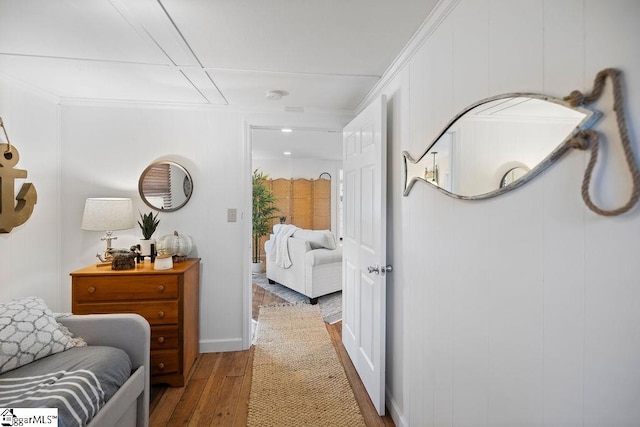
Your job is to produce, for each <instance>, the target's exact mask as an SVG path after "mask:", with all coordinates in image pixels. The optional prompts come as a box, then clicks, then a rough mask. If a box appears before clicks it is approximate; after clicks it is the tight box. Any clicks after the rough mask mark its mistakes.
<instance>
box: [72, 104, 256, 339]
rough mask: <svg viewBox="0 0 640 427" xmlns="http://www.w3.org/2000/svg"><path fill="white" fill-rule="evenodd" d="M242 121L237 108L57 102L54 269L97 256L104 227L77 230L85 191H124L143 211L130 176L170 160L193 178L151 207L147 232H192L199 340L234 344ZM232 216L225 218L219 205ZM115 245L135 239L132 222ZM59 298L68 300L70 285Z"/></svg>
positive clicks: (238, 335) (238, 330)
mask: <svg viewBox="0 0 640 427" xmlns="http://www.w3.org/2000/svg"><path fill="white" fill-rule="evenodd" d="M243 126H244V125H243V120H242V117H241V116H240V115H239V114H237V113H220V112H212V111H207V110H197V109H180V108H173V109H172V108H140V107H137V108H130V107H110V106H109V107H107V106H90V105H64V106H63V107H62V145H63V148H62V155H61V170H62V187H63V188H64V189H65V191H64V204H63V206H62V233H63V235H65V236H66V238H65V240H64V243H63V250H62V269H63V271H64V272H69V271H73V270H74V269H77V268H80V267H82V266H84V265H87V264H89V263H91V262H93V261H95V258H94V254H95V253H96V252H99V251H101V250H104V248H103V246H104V242H102V241H100V237H101V235H102V233H100V232H87V231H81V230H80V229H79V224H80V219H81V216H82V210H83V206H84V200H85V198H87V197H106V196H114V197H118V196H124V197H131V198H132V199H133V200H134V208H135V210H136V213H137V211H138V210H139V211H141V212H149V211H150V210H151V209H149V208H148V207H147V206H146V205H144V203H143V202H142V200H141V199H140V197H139V195H138V187H137V186H138V178H139V176H140V173H142V171H143V170H144V169H145V167H147V166H148V165H149V164H150V163H151V162H153V161H155V160H158V159H165V158H170V159H173V160H175V161H177V162H178V163H180V164H181V165H183V166H184V167H185V168H186V169H187V170H188V171H189V173H190V174H191V176H192V178H193V183H194V184H193V195H192V197H191V199H190V201H189V202H188V203H187V205H186V206H185V207H184V208H182V209H180V210H178V211H176V212H169V213H162V212H161V213H159V215H158V218H159V219H160V224H159V227H158V230H157V231H156V234H155V236H156V237H160V236H162V235H164V234H169V233H171V232H173V231H174V230H177V231H179V232H181V233H183V234H187V235H190V236H192V238H193V242H194V244H195V245H196V247H197V253H195V254H194V255H197V256H199V257H200V258H202V261H201V264H202V268H201V277H200V281H201V282H200V286H201V287H200V344H201V345H200V347H201V350H202V351H212V350H225V349H239V348H241V345H242V333H243V329H242V327H243V310H242V295H243V283H244V276H243V271H242V266H243V257H244V256H245V255H246V257H247V258H248V256H249V255H248V250H247V251H246V254H245V250H244V247H243V226H244V221H245V219H246V213H245V212H243V209H242V203H243V196H244V190H245V188H244V186H245V184H246V182H247V181H246V177H245V173H244V171H243V162H244V153H245V147H244V144H243V143H242V140H243V132H244V127H243ZM228 208H235V209H238V222H227V221H226V219H227V209H228ZM115 234H116V235H117V236H118V240H116V241H115V242H114V246H115V247H129V246H131V245H133V244H135V243H137V240H138V239H139V238H141V237H142V235H141V232H140V230H139V227H137V226H136V228H134V229H132V230H126V231H118V232H115ZM64 290H65V291H66V292H64V293H63V300H65V301H70V298H71V296H70V289H69V288H68V287H67V288H65V289H64Z"/></svg>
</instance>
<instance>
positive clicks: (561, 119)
mask: <svg viewBox="0 0 640 427" xmlns="http://www.w3.org/2000/svg"><path fill="white" fill-rule="evenodd" d="M599 117H600V113H599V112H597V111H593V110H589V109H587V108H584V107H571V106H570V105H569V104H568V103H567V102H565V101H564V100H562V99H558V98H552V97H549V96H544V95H539V94H530V93H516V94H506V95H499V96H495V97H492V98H488V99H484V100H482V101H480V102H477V103H475V104H473V105H471V106H470V107H468V108H466V109H465V110H464V111H462V112H461V113H460V114H458V115H457V116H456V117H455V118H454V119H453V120H452V121H450V122H449V124H448V125H447V126H446V127H445V128H444V130H443V131H442V132H440V134H439V135H438V137H437V138H436V139H435V141H434V142H432V143H431V144H429V145H428V146H427V149H426V151H425V152H424V153H423V154H422V155H421V156H419V157H418V158H417V160H414V157H412V156H411V154H409V153H408V152H406V151H405V152H403V155H404V163H405V189H404V195H405V196H407V195H408V194H409V192H410V191H411V188H412V187H413V185H414V184H415V183H416V182H426V183H428V184H430V185H433V186H435V187H436V188H437V189H438V190H440V191H442V192H443V193H445V194H447V195H449V196H451V197H455V198H458V199H486V198H489V197H495V196H497V195H500V194H502V193H505V192H507V191H509V190H512V189H514V188H517V187H519V186H521V185H522V184H524V183H526V182H528V181H530V180H531V179H532V178H533V177H535V176H536V175H538V174H539V173H540V172H542V171H543V170H544V169H546V168H547V167H548V166H549V165H550V164H552V163H553V162H554V161H555V160H556V159H558V158H559V157H560V156H562V154H564V153H565V151H567V150H568V149H569V147H568V145H567V141H569V140H570V139H571V138H572V137H573V136H575V135H576V134H577V133H578V132H580V131H581V130H583V129H587V128H589V127H591V126H592V125H593V124H594V123H595V122H596V121H597V120H598V119H599Z"/></svg>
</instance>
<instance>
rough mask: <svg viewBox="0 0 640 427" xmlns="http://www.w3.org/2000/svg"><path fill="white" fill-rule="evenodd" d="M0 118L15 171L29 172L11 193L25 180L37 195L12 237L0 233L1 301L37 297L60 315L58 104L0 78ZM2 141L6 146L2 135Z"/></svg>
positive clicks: (12, 232)
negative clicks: (14, 158) (11, 148)
mask: <svg viewBox="0 0 640 427" xmlns="http://www.w3.org/2000/svg"><path fill="white" fill-rule="evenodd" d="M0 117H2V119H3V121H4V126H5V128H6V131H7V134H8V136H9V140H10V141H11V143H12V144H13V145H14V146H15V148H16V150H17V152H18V153H19V156H20V158H19V160H18V163H17V164H16V165H15V166H14V168H16V169H22V170H26V171H27V178H26V179H22V178H20V179H16V180H15V189H16V193H15V195H16V196H17V194H18V192H19V191H20V188H21V187H22V185H23V184H24V183H27V182H30V183H32V184H33V185H34V186H35V188H36V191H37V193H38V202H37V204H36V206H35V207H34V210H33V213H32V214H31V217H30V218H29V219H28V220H27V221H26V222H25V223H23V224H22V225H20V226H18V227H15V228H14V229H13V230H12V231H11V232H10V233H3V234H0V301H6V300H9V299H12V298H19V297H25V296H39V297H41V298H43V299H44V301H45V302H46V303H47V305H48V306H49V307H51V308H52V309H53V310H57V311H60V310H61V309H62V306H63V301H62V298H61V296H60V289H61V282H60V277H59V271H60V267H59V263H60V235H59V230H58V228H57V226H56V224H57V222H58V220H59V213H60V211H59V209H60V205H59V203H60V202H59V197H60V183H59V180H58V175H59V166H58V163H57V161H56V159H57V158H58V156H59V149H60V145H59V123H58V106H57V105H55V104H54V103H53V102H51V100H50V99H49V98H47V97H45V96H41V95H39V94H38V93H34V92H30V91H27V90H25V89H23V88H21V87H18V86H15V85H11V84H10V83H9V82H5V81H4V80H2V79H0ZM0 140H2V142H6V140H5V136H4V134H1V136H0ZM34 267H36V268H34Z"/></svg>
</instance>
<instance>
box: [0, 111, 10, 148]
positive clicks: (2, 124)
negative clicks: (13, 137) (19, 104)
mask: <svg viewBox="0 0 640 427" xmlns="http://www.w3.org/2000/svg"><path fill="white" fill-rule="evenodd" d="M0 127H1V128H2V130H3V131H4V139H6V140H7V150H6V151H5V153H10V152H11V141H9V135H7V128H5V127H4V122H3V121H2V117H0Z"/></svg>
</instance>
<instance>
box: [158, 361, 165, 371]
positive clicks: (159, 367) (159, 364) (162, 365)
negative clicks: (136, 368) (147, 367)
mask: <svg viewBox="0 0 640 427" xmlns="http://www.w3.org/2000/svg"><path fill="white" fill-rule="evenodd" d="M158 369H160V370H163V369H164V363H162V362H160V363H158Z"/></svg>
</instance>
